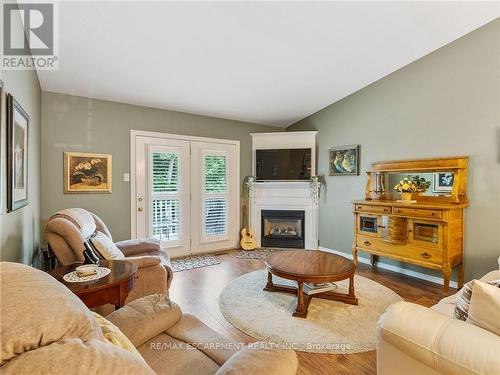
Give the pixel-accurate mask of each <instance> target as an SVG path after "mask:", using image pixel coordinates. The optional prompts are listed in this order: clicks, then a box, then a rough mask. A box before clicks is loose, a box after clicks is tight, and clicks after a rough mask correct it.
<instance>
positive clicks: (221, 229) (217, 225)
mask: <svg viewBox="0 0 500 375" xmlns="http://www.w3.org/2000/svg"><path fill="white" fill-rule="evenodd" d="M226 231H227V199H226V198H208V199H206V200H205V235H207V236H218V235H222V234H226Z"/></svg>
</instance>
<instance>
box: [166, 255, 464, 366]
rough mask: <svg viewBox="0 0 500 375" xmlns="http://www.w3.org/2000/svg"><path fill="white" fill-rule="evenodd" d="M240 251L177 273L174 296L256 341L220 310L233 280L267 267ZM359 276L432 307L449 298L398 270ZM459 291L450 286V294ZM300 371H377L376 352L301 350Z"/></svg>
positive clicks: (220, 326) (221, 328)
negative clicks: (220, 300)
mask: <svg viewBox="0 0 500 375" xmlns="http://www.w3.org/2000/svg"><path fill="white" fill-rule="evenodd" d="M237 253H238V250H232V251H229V252H227V253H224V254H221V255H218V257H219V259H220V261H221V264H219V265H216V266H209V267H203V268H198V269H194V270H189V271H182V272H176V273H175V274H174V279H173V282H172V286H171V288H170V296H171V298H172V300H174V301H175V302H176V303H178V304H179V305H180V306H181V308H182V310H183V311H184V312H188V313H191V314H194V315H196V316H198V317H199V318H200V319H201V320H202V321H203V322H204V323H205V324H207V325H208V326H210V327H211V328H213V329H215V330H216V331H218V332H220V333H221V334H223V335H226V336H228V337H232V338H234V339H235V340H237V341H239V342H245V343H248V342H253V341H255V339H253V338H252V337H250V336H247V335H246V334H244V333H243V332H241V331H239V330H238V329H237V328H234V327H233V326H232V325H231V324H229V322H227V321H226V319H224V317H223V315H222V314H221V312H220V311H219V306H218V297H219V294H220V293H221V291H222V290H223V289H224V287H225V286H226V285H227V284H229V283H230V282H231V281H232V280H233V279H235V278H237V277H238V276H241V275H243V274H245V273H248V272H252V271H255V270H258V269H262V268H264V261H263V260H250V259H239V258H236V254H237ZM356 272H357V273H358V274H359V275H362V276H364V277H367V278H369V279H372V280H375V281H377V282H379V283H381V284H383V285H385V286H387V287H389V288H391V289H392V290H394V291H395V292H396V293H398V294H399V295H400V296H401V297H403V298H404V299H405V300H406V301H410V302H414V303H418V304H420V305H423V306H432V305H434V304H435V303H436V302H438V301H439V300H440V299H441V298H443V297H445V296H446V295H447V294H444V292H443V289H442V287H441V286H439V285H437V284H433V283H430V282H426V281H422V280H419V279H414V278H411V277H407V276H403V275H400V274H398V273H394V272H390V271H386V270H381V269H377V268H373V269H372V268H371V267H369V266H366V265H364V264H360V265H359V268H358V270H357V271H356ZM455 292H456V290H455V289H452V288H450V291H449V293H448V295H449V294H453V293H455ZM297 355H298V358H299V372H298V373H299V374H300V375H309V374H342V375H347V374H376V355H375V351H371V352H366V353H359V354H345V355H335V354H314V353H303V352H298V353H297Z"/></svg>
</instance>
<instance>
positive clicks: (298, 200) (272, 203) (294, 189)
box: [249, 131, 318, 249]
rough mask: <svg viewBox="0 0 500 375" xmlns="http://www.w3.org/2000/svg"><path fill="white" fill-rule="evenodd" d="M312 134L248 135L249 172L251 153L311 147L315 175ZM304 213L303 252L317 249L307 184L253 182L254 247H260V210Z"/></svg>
mask: <svg viewBox="0 0 500 375" xmlns="http://www.w3.org/2000/svg"><path fill="white" fill-rule="evenodd" d="M316 133H317V132H316V131H306V132H273V133H253V134H252V171H253V175H254V176H255V150H263V149H287V148H311V174H312V175H315V174H316V164H315V162H316ZM262 210H297V211H304V214H305V215H304V216H305V223H304V236H305V248H306V249H318V205H317V202H315V201H314V199H313V197H312V194H311V189H310V187H309V181H262V182H257V183H255V188H254V189H253V190H252V191H251V193H250V197H249V221H250V223H249V224H250V227H251V228H253V230H254V234H255V239H256V241H257V247H260V246H261V211H262Z"/></svg>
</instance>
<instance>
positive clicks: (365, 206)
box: [356, 204, 392, 214]
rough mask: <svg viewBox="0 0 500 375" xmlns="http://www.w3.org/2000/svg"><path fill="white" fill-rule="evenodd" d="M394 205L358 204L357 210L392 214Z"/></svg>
mask: <svg viewBox="0 0 500 375" xmlns="http://www.w3.org/2000/svg"><path fill="white" fill-rule="evenodd" d="M391 208H392V207H386V206H375V205H373V204H357V205H356V211H364V212H377V213H382V214H390V213H391V211H392V210H391Z"/></svg>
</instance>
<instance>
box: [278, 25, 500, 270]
mask: <svg viewBox="0 0 500 375" xmlns="http://www.w3.org/2000/svg"><path fill="white" fill-rule="evenodd" d="M287 130H288V131H294V130H319V134H318V137H317V141H318V145H317V146H318V173H319V174H323V175H325V176H327V175H328V148H329V147H331V146H342V145H350V144H361V171H362V173H361V175H360V176H358V177H328V176H327V177H326V183H327V187H326V192H325V193H324V194H323V195H322V197H321V203H320V204H321V206H320V228H319V229H320V243H321V246H325V247H328V248H332V249H337V250H340V251H343V252H346V253H347V252H348V253H350V251H351V245H352V234H353V224H352V212H351V205H350V204H349V201H350V200H351V199H356V198H360V197H362V196H363V189H364V185H365V182H366V177H365V175H364V171H365V170H366V169H368V168H369V166H370V163H371V162H373V161H378V160H394V159H405V158H424V157H438V156H458V155H469V156H470V170H469V187H468V194H469V199H470V203H471V204H470V208H468V209H467V211H466V240H465V271H466V272H465V273H466V278H467V279H470V278H472V277H478V276H481V275H482V274H484V273H485V272H487V271H489V270H492V269H495V268H498V264H497V258H498V256H499V255H500V150H499V149H500V139H499V138H500V20H498V19H497V20H496V21H493V22H491V23H490V24H488V25H486V26H484V27H482V28H480V29H478V30H476V31H474V32H472V33H470V34H468V35H466V36H464V37H462V38H460V39H458V40H456V41H455V42H453V43H451V44H449V45H447V46H445V47H443V48H441V49H439V50H437V51H435V52H433V53H431V54H429V55H427V56H425V57H423V58H421V59H420V60H418V61H416V62H414V63H412V64H410V65H408V66H406V67H404V68H402V69H400V70H398V71H396V72H394V73H392V74H390V75H388V76H387V77H384V78H383V79H381V80H379V81H377V82H375V83H373V84H371V85H370V86H368V87H366V88H364V89H362V90H360V91H358V92H356V93H354V94H352V95H350V96H348V97H346V98H344V99H342V100H340V101H338V102H336V103H334V104H332V105H330V106H328V107H327V108H325V109H323V110H321V111H319V112H317V113H315V114H313V115H311V116H309V117H307V118H305V119H304V120H302V121H300V122H298V123H297V124H294V125H292V126H290V127H289V128H288V129H287ZM398 265H399V264H398ZM401 266H403V267H408V268H411V267H409V266H405V265H401ZM417 270H418V271H421V272H429V271H427V270H425V269H422V268H418V269H417ZM431 273H432V272H431ZM433 274H435V275H439V274H436V273H433Z"/></svg>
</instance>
